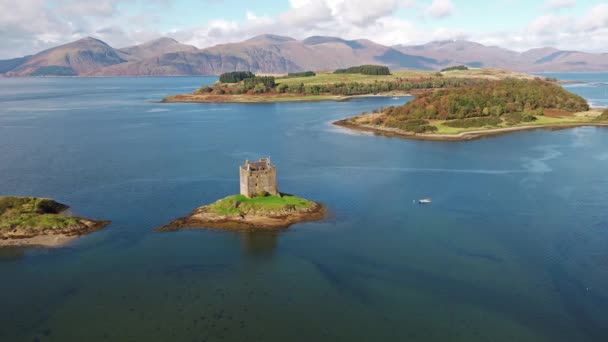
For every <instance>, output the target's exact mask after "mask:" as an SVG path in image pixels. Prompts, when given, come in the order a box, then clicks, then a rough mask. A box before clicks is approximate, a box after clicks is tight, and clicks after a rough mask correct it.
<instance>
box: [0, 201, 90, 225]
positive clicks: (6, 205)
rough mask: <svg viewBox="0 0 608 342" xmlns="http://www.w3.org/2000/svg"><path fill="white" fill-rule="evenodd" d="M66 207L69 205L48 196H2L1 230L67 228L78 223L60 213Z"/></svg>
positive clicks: (0, 208) (0, 210) (0, 203)
mask: <svg viewBox="0 0 608 342" xmlns="http://www.w3.org/2000/svg"><path fill="white" fill-rule="evenodd" d="M65 209H67V206H65V205H63V204H61V203H57V202H55V201H53V200H51V199H48V198H34V197H0V232H2V231H8V230H14V229H19V230H24V231H36V230H41V229H49V228H50V229H52V228H66V227H68V226H71V225H74V224H77V223H78V221H77V219H75V218H72V217H67V216H62V215H58V214H59V213H60V212H62V211H63V210H65Z"/></svg>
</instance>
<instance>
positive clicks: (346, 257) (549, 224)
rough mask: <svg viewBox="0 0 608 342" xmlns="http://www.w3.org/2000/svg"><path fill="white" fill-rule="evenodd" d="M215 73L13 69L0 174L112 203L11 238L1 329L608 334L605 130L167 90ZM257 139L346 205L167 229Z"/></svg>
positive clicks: (5, 88)
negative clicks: (68, 227) (366, 131)
mask: <svg viewBox="0 0 608 342" xmlns="http://www.w3.org/2000/svg"><path fill="white" fill-rule="evenodd" d="M596 76H597V78H595V77H596ZM213 80H214V79H212V78H134V79H117V78H105V79H104V78H100V79H0V194H1V195H23V196H25V195H28V196H46V197H52V198H55V199H56V200H58V201H61V202H64V203H66V204H69V205H70V206H72V211H73V212H74V213H75V214H78V215H82V216H86V217H91V218H99V219H109V220H112V221H113V224H112V225H111V226H109V227H107V228H106V229H104V230H102V231H100V232H96V233H94V234H90V235H87V236H85V237H83V238H81V239H79V240H76V241H75V242H73V243H71V244H69V245H68V246H67V247H66V248H61V249H53V250H49V249H25V250H23V249H1V250H0V276H1V278H0V303H1V305H0V322H2V324H1V325H0V341H131V340H132V341H143V340H145V341H285V340H290V341H323V340H325V341H389V340H390V341H467V342H471V341H606V340H608V319H607V318H606V308H608V249H607V248H606V246H607V245H608V211H607V210H606V203H608V202H607V201H608V192H607V191H606V189H608V177H606V169H607V167H608V152H607V150H606V147H605V146H607V144H608V130H605V129H600V128H590V127H587V128H576V129H569V130H561V131H553V132H551V131H544V130H537V131H528V132H520V133H515V134H510V135H505V136H500V137H495V138H488V139H482V140H478V141H472V142H459V143H445V142H424V141H408V140H400V139H391V138H384V137H375V136H370V135H362V134H356V133H352V132H348V131H345V130H342V129H338V128H335V127H332V126H331V125H330V124H329V123H330V122H331V121H332V120H336V119H340V118H343V117H346V116H351V115H354V114H357V113H359V112H362V111H370V110H373V109H375V108H378V107H380V106H388V105H392V104H401V103H403V102H405V101H406V100H407V98H402V99H400V100H393V99H390V98H369V99H357V100H353V101H350V102H339V103H336V102H323V103H300V104H256V105H244V104H160V103H155V102H154V101H155V100H158V99H160V98H162V97H163V96H165V95H167V94H172V93H183V92H189V91H191V90H193V89H195V88H196V87H198V86H200V85H201V84H202V83H210V82H213ZM588 80H590V81H592V82H596V83H597V82H606V81H607V80H608V77H607V75H606V74H602V75H599V76H598V75H591V74H590V75H589V78H588ZM604 84H605V83H604ZM569 89H571V90H572V91H576V92H579V93H580V94H582V95H583V96H586V97H588V98H590V99H596V100H597V101H598V104H599V103H600V101H604V102H601V103H605V102H606V101H607V99H608V98H607V97H605V96H603V97H602V94H601V91H600V92H597V91H596V90H597V89H596V86H591V85H590V86H585V87H582V86H578V87H577V86H574V87H569ZM594 101H595V100H594ZM260 156H270V157H271V158H272V159H273V161H274V162H275V163H276V165H277V166H278V178H279V187H280V189H281V190H282V191H284V192H288V193H295V194H299V195H302V196H304V197H307V198H310V199H314V200H317V201H321V202H323V203H325V204H326V205H327V207H329V208H330V209H331V217H330V218H329V219H327V220H325V221H323V222H320V223H306V224H299V225H295V226H293V227H292V228H290V229H289V230H288V231H285V232H281V233H256V234H251V233H249V234H246V233H233V232H218V231H207V230H186V231H179V232H172V233H156V232H154V231H153V228H155V227H157V226H159V225H162V224H165V223H167V222H168V221H170V220H172V219H174V218H176V217H180V216H183V215H185V214H187V213H189V212H190V211H191V210H192V209H193V208H195V207H197V206H199V205H202V204H205V203H208V202H211V201H213V200H215V199H218V198H221V197H224V196H226V195H229V194H233V193H235V192H237V191H238V173H237V167H238V165H239V164H240V163H242V162H243V161H244V160H245V159H254V158H257V157H260ZM427 196H428V197H431V198H433V201H434V202H433V204H432V205H429V206H420V205H416V204H413V203H412V200H414V199H418V198H422V197H427Z"/></svg>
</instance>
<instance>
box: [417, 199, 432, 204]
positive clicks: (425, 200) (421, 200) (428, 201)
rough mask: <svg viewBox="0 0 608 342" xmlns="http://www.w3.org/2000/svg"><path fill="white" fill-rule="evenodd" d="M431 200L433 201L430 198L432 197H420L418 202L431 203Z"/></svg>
mask: <svg viewBox="0 0 608 342" xmlns="http://www.w3.org/2000/svg"><path fill="white" fill-rule="evenodd" d="M431 202H432V201H431V199H430V198H423V199H419V200H418V203H419V204H429V203H431Z"/></svg>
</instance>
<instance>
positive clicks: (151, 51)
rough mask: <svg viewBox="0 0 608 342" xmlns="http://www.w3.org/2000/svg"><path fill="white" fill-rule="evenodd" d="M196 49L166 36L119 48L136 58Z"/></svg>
mask: <svg viewBox="0 0 608 342" xmlns="http://www.w3.org/2000/svg"><path fill="white" fill-rule="evenodd" d="M196 50H198V49H197V48H196V47H194V46H192V45H186V44H182V43H180V42H178V41H177V40H175V39H172V38H167V37H162V38H158V39H155V40H152V41H149V42H146V43H143V44H140V45H134V46H128V47H124V48H121V49H120V51H122V52H124V53H126V54H127V55H129V56H131V57H133V58H136V59H146V58H153V57H156V56H159V55H162V54H166V53H172V52H194V51H196Z"/></svg>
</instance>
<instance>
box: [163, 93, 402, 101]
mask: <svg viewBox="0 0 608 342" xmlns="http://www.w3.org/2000/svg"><path fill="white" fill-rule="evenodd" d="M413 93H414V92H391V93H379V94H363V95H349V96H342V95H298V94H296V95H291V94H287V95H271V96H268V95H197V94H178V95H170V96H167V97H165V98H164V99H162V100H161V101H160V102H161V103H277V102H321V101H338V102H339V101H349V100H351V99H355V98H366V97H407V96H414V94H413Z"/></svg>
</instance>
